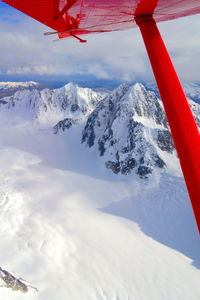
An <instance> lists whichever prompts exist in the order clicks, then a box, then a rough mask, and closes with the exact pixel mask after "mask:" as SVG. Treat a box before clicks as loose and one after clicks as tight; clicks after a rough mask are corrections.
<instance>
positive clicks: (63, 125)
mask: <svg viewBox="0 0 200 300" xmlns="http://www.w3.org/2000/svg"><path fill="white" fill-rule="evenodd" d="M78 121H79V120H73V119H70V118H66V119H64V120H62V121H59V122H58V123H57V124H56V125H55V126H54V127H53V130H54V134H57V133H58V132H59V130H62V131H65V129H69V128H70V127H72V126H73V125H75V124H77V123H78Z"/></svg>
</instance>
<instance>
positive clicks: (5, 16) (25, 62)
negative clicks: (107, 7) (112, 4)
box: [0, 2, 200, 82]
mask: <svg viewBox="0 0 200 300" xmlns="http://www.w3.org/2000/svg"><path fill="white" fill-rule="evenodd" d="M159 28H160V31H161V33H162V34H163V37H164V39H165V42H166V45H167V48H168V50H169V52H170V54H171V57H172V60H173V62H174V64H175V67H176V69H177V72H178V74H179V76H180V78H181V80H185V81H194V80H195V81H199V80H200V76H199V69H200V36H199V28H200V15H196V16H192V17H185V18H182V19H178V20H174V21H170V22H165V23H160V24H159ZM46 31H50V30H49V28H48V27H46V26H44V25H42V24H40V23H39V22H37V21H35V20H33V19H31V18H29V17H27V16H25V15H24V14H22V13H20V12H18V11H16V10H15V9H13V8H11V7H8V6H7V5H5V4H3V3H2V2H0V37H1V43H0V78H1V80H2V78H5V79H6V78H12V77H17V76H18V77H19V78H20V77H23V78H26V77H27V78H29V79H30V78H31V77H33V78H34V80H35V79H36V78H37V77H38V78H42V77H49V78H57V79H58V78H59V76H60V78H62V80H64V78H68V79H69V78H70V77H72V78H76V76H77V77H79V78H83V80H84V77H85V78H94V79H95V78H96V80H101V81H102V80H105V81H106V80H112V81H115V80H116V81H117V82H118V81H125V82H133V81H135V80H143V81H146V80H152V78H153V75H152V71H151V68H150V65H149V62H148V58H147V55H146V52H145V48H144V45H143V41H142V39H141V36H140V33H139V30H138V29H137V28H133V29H131V30H127V31H123V32H113V33H104V34H98V35H95V34H94V35H89V36H88V37H86V38H87V40H88V42H87V43H86V44H81V43H79V42H78V41H77V40H75V39H65V40H62V41H58V42H54V41H53V40H54V39H55V38H56V36H49V37H46V36H44V35H43V33H44V32H46ZM119 41H120V43H119Z"/></svg>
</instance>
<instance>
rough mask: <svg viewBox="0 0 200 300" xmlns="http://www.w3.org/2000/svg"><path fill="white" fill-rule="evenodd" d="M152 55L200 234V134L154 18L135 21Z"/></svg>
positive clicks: (139, 18) (140, 18) (155, 73)
mask: <svg viewBox="0 0 200 300" xmlns="http://www.w3.org/2000/svg"><path fill="white" fill-rule="evenodd" d="M136 21H137V23H138V26H139V28H140V31H141V33H142V37H143V39H144V43H145V46H146V49H147V52H148V55H149V59H150V62H151V65H152V68H153V72H154V75H155V78H156V81H157V85H158V88H159V91H160V95H161V97H162V100H163V105H164V108H165V112H166V115H167V119H168V121H169V124H170V128H171V132H172V136H173V140H174V143H175V146H176V149H177V152H178V155H179V159H180V163H181V167H182V171H183V175H184V177H185V181H186V185H187V188H188V192H189V195H190V199H191V202H192V207H193V211H194V214H195V218H196V222H197V226H198V229H199V233H200V190H199V187H200V134H199V131H198V128H197V125H196V123H195V120H194V118H193V115H192V112H191V110H190V107H189V105H188V102H187V99H186V97H185V94H184V92H183V89H182V87H181V84H180V82H179V79H178V77H177V74H176V71H175V70H174V67H173V65H172V63H171V60H170V57H169V54H168V52H167V50H166V47H165V45H164V43H163V41H162V38H161V35H160V33H159V31H158V28H157V26H156V23H155V21H154V20H153V18H152V17H138V18H136Z"/></svg>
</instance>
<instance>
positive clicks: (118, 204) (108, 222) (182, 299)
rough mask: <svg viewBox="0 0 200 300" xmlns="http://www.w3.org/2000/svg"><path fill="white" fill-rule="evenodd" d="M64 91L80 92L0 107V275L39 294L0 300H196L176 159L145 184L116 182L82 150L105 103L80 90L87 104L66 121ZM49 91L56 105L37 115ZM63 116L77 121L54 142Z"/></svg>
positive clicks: (191, 224)
mask: <svg viewBox="0 0 200 300" xmlns="http://www.w3.org/2000/svg"><path fill="white" fill-rule="evenodd" d="M68 88H69V89H70V90H71V88H72V89H73V88H74V89H77V87H76V86H72V85H71V87H69V86H67V87H64V88H63V90H62V89H61V90H60V91H56V92H55V90H54V91H48V92H47V90H45V91H43V92H41V93H39V92H37V91H34V92H33V95H40V97H36V96H33V98H31V99H32V102H31V105H30V106H29V109H28V107H27V103H28V100H27V99H28V98H27V97H25V98H22V97H18V98H16V94H15V96H14V98H12V99H15V101H13V102H10V106H9V108H8V107H7V106H8V105H7V104H5V105H2V106H1V107H0V126H1V132H0V157H1V160H0V170H1V172H0V239H1V243H0V267H1V268H2V269H3V270H7V271H9V272H10V273H11V274H13V275H14V276H15V277H16V278H23V279H24V280H26V281H28V282H27V286H34V287H36V288H37V289H38V292H36V290H35V289H33V288H31V287H29V290H28V292H27V293H25V294H23V293H21V292H20V291H13V290H12V289H9V288H6V287H2V288H0V299H8V300H22V299H28V300H31V299H37V300H149V299H152V300H188V299H190V300H197V299H200V284H199V283H200V269H199V268H200V239H199V235H198V232H197V229H196V225H195V221H194V218H193V214H192V211H191V207H190V203H189V199H188V195H187V192H186V188H185V185H184V182H183V178H182V174H181V172H180V169H179V166H178V159H177V157H176V155H175V153H174V152H173V153H167V152H166V157H167V158H166V157H165V156H163V157H162V158H163V160H164V161H166V162H167V161H170V159H169V158H170V157H171V158H172V160H173V162H172V164H171V165H169V166H168V164H166V166H165V168H164V169H162V172H161V171H160V169H159V168H157V167H156V166H154V168H155V170H154V172H152V175H151V176H149V177H148V178H146V179H142V178H140V177H139V176H138V174H136V173H134V172H133V173H131V175H126V176H125V175H122V174H121V173H119V174H117V175H116V174H114V173H113V172H111V171H110V170H109V169H107V168H105V166H104V164H101V163H100V162H102V161H101V159H99V158H98V157H97V153H98V152H96V151H91V150H92V148H91V149H88V148H87V147H85V146H84V144H81V139H82V131H83V129H84V127H85V125H86V122H87V117H89V118H90V116H91V114H90V113H91V112H92V110H94V109H95V107H97V108H98V107H99V105H100V102H101V101H104V100H100V99H101V97H100V96H98V97H97V95H95V96H94V97H92V98H89V95H91V93H92V91H91V92H88V90H85V89H83V90H82V94H83V95H85V94H87V95H88V97H86V96H85V102H84V101H83V98H81V99H82V100H80V102H79V103H78V106H79V108H78V109H77V111H75V112H74V113H75V115H73V114H72V111H71V107H72V105H71V104H72V100H71V99H72V98H71V97H72V95H74V93H70V92H66V93H65V92H64V91H66V89H68ZM137 88H139V87H138V86H137ZM131 89H132V90H133V87H132V88H131ZM19 93H20V94H18V95H21V93H25V94H24V95H28V93H29V92H28V91H26V92H22V91H20V92H19ZM51 93H52V94H55V98H54V99H55V101H54V102H53V103H51V105H50V104H49V106H47V110H46V111H45V109H44V110H43V111H42V112H41V110H40V109H38V107H40V108H41V107H44V106H40V105H39V104H38V102H37V101H36V99H38V101H42V102H40V103H42V105H43V104H44V100H41V99H44V98H42V97H43V95H44V94H45V95H50V94H51ZM57 93H58V94H59V96H58V94H57ZM62 95H64V98H63V96H62ZM47 98H48V97H46V96H45V99H47ZM75 98H76V99H77V97H75ZM75 98H74V99H75ZM97 98H98V99H97ZM12 99H11V101H12ZM16 99H19V102H17V104H16V101H18V100H16ZM34 99H35V102H34ZM51 99H52V98H51ZM64 99H67V101H66V102H67V103H66V107H65V109H63V108H62V105H61V104H62V103H63V101H64ZM92 100H94V102H95V101H96V104H93V103H92V102H91V101H92ZM97 100H98V101H97ZM143 100H144V99H143ZM151 100H152V101H154V100H155V99H154V98H151ZM99 101H100V102H99ZM126 101H128V100H126ZM50 102H51V101H50ZM11 103H15V105H11ZM33 103H34V105H33ZM45 103H46V102H45ZM55 103H57V104H59V107H60V108H59V109H58V106H57V104H56V105H54V104H55ZM88 103H89V104H88ZM98 103H99V104H98ZM102 103H103V102H102ZM104 103H105V102H104ZM92 106H93V108H92ZM20 107H21V108H20ZM84 107H87V112H86V113H85V111H86V109H82V108H84ZM88 107H89V108H88ZM153 107H154V106H153ZM130 108H131V109H132V104H130ZM63 110H64V111H65V112H66V111H67V114H66V113H65V112H63ZM28 112H29V113H30V114H29V113H28ZM45 112H47V115H48V116H49V118H46V115H45ZM57 112H58V114H59V116H57ZM52 116H53V117H52ZM60 116H61V118H60ZM50 117H51V118H50ZM59 118H60V119H59ZM65 118H72V119H73V120H75V119H76V120H77V119H79V118H81V122H77V123H76V124H73V125H72V126H71V127H70V128H69V129H67V128H66V130H64V132H63V131H62V130H60V129H58V133H57V134H53V132H54V131H53V130H52V127H53V126H54V125H55V122H54V121H55V120H56V122H57V121H61V120H63V119H65ZM137 118H138V122H141V123H142V118H139V116H137ZM38 119H40V120H42V122H39V121H38ZM35 120H36V121H35ZM45 120H47V121H45ZM118 120H119V119H118ZM144 120H145V122H146V123H145V124H143V125H144V126H147V125H148V124H147V121H148V117H146V119H144ZM45 122H46V123H45ZM106 122H107V121H106ZM149 122H150V124H151V126H152V124H154V125H155V122H154V123H153V121H152V120H150V121H149ZM122 123H123V122H122ZM145 128H147V127H145ZM147 134H148V130H146V129H145V136H146V138H148V137H147ZM149 143H150V140H149ZM154 147H155V145H154ZM156 147H157V146H156ZM98 155H99V154H98ZM170 155H171V156H170ZM152 166H153V164H152Z"/></svg>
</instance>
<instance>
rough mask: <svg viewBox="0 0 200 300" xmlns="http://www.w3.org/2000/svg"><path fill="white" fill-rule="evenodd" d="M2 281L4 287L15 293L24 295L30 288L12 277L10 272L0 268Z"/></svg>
mask: <svg viewBox="0 0 200 300" xmlns="http://www.w3.org/2000/svg"><path fill="white" fill-rule="evenodd" d="M0 279H1V281H2V282H3V285H2V286H3V287H7V288H10V289H12V290H13V291H20V292H22V293H27V292H28V287H27V285H26V284H25V283H23V282H22V280H20V279H18V278H16V277H15V276H13V275H11V274H10V273H9V272H8V271H6V270H3V269H2V268H0Z"/></svg>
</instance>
